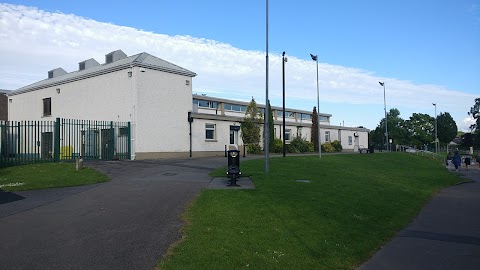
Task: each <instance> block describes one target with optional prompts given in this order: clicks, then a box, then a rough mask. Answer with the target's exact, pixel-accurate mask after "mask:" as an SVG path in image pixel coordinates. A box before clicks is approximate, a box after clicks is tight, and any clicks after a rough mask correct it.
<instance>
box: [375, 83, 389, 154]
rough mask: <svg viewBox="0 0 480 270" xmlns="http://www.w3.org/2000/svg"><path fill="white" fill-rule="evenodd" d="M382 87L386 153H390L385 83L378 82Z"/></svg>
mask: <svg viewBox="0 0 480 270" xmlns="http://www.w3.org/2000/svg"><path fill="white" fill-rule="evenodd" d="M378 83H379V84H380V85H381V86H383V109H384V110H385V143H386V144H387V152H390V147H389V145H390V144H389V141H388V121H387V101H386V99H385V82H378Z"/></svg>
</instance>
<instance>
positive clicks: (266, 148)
mask: <svg viewBox="0 0 480 270" xmlns="http://www.w3.org/2000/svg"><path fill="white" fill-rule="evenodd" d="M265 17H266V23H265V24H266V42H265V43H266V51H267V56H266V75H265V81H266V82H265V99H266V101H265V113H264V118H265V121H264V122H265V126H264V132H263V134H264V140H263V141H264V147H263V150H264V151H265V173H268V171H269V160H268V158H269V154H270V153H269V152H270V149H269V139H270V135H269V131H270V127H269V124H268V118H269V115H268V104H269V101H268V0H266V16H265Z"/></svg>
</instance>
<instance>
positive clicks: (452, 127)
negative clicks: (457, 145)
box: [437, 112, 458, 144]
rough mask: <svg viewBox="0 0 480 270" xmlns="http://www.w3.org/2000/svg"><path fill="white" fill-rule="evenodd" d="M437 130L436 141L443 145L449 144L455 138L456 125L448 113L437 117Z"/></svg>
mask: <svg viewBox="0 0 480 270" xmlns="http://www.w3.org/2000/svg"><path fill="white" fill-rule="evenodd" d="M437 129H438V130H437V136H438V140H439V141H440V142H441V143H443V144H448V143H450V142H451V141H452V140H453V139H455V137H456V136H457V131H458V128H457V124H456V123H455V121H454V120H453V118H452V116H451V115H450V113H448V112H445V113H440V115H438V116H437Z"/></svg>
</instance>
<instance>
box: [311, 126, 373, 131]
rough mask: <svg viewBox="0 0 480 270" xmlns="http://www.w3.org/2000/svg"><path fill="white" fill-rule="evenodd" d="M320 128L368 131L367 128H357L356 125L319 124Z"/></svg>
mask: <svg viewBox="0 0 480 270" xmlns="http://www.w3.org/2000/svg"><path fill="white" fill-rule="evenodd" d="M320 128H325V129H340V130H350V131H365V132H370V130H369V129H368V128H357V127H344V126H332V125H320Z"/></svg>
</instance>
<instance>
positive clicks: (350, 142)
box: [348, 136, 353, 145]
mask: <svg viewBox="0 0 480 270" xmlns="http://www.w3.org/2000/svg"><path fill="white" fill-rule="evenodd" d="M352 143H353V140H352V136H348V145H352Z"/></svg>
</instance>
